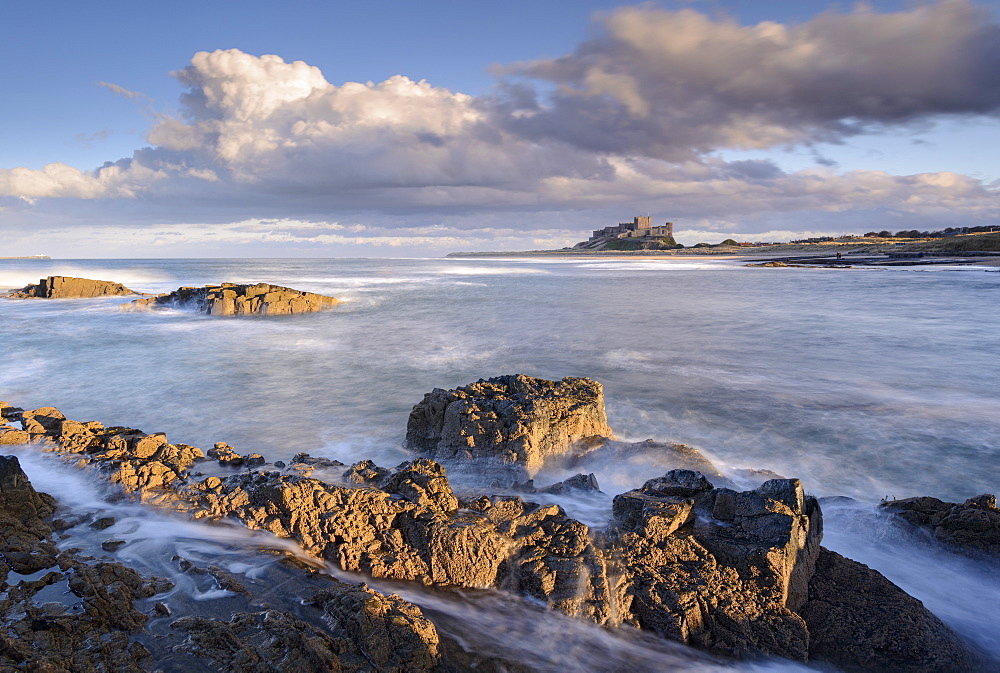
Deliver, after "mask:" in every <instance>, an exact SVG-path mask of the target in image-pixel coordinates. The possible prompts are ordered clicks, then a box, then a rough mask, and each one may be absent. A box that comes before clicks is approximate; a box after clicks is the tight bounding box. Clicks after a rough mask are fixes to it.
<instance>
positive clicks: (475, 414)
mask: <svg viewBox="0 0 1000 673" xmlns="http://www.w3.org/2000/svg"><path fill="white" fill-rule="evenodd" d="M594 435H599V436H610V435H611V428H610V427H608V420H607V414H606V413H605V411H604V392H603V388H602V387H601V384H600V383H597V382H596V381H592V380H590V379H584V378H572V377H567V378H564V379H563V380H562V381H547V380H545V379H538V378H533V377H530V376H524V375H522V374H515V375H509V376H498V377H495V378H491V379H486V380H480V381H478V382H476V383H472V384H469V385H467V386H463V387H461V388H456V389H454V390H442V389H440V388H437V389H435V390H433V391H431V392H429V393H427V394H426V395H424V399H423V400H422V401H421V402H418V403H417V404H416V405H415V406H414V407H413V411H411V412H410V417H409V421H408V423H407V426H406V445H407V447H409V448H411V449H413V450H416V451H419V452H422V453H426V454H429V455H430V456H431V457H432V458H434V459H435V460H439V461H440V460H452V459H463V458H487V459H492V460H496V461H498V462H501V463H507V464H512V463H514V464H519V465H522V466H523V467H524V468H525V470H526V471H527V472H528V473H533V472H534V471H536V470H537V469H538V468H539V467H541V465H542V463H543V462H544V461H545V459H546V458H548V457H549V456H555V455H560V454H564V453H566V452H568V451H569V450H570V448H571V445H572V444H573V442H575V441H577V440H581V439H584V438H586V437H592V436H594Z"/></svg>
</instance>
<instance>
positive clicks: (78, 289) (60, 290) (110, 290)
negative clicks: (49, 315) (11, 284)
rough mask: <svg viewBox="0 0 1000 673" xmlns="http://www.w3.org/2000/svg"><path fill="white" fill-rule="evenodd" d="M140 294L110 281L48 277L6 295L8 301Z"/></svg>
mask: <svg viewBox="0 0 1000 673" xmlns="http://www.w3.org/2000/svg"><path fill="white" fill-rule="evenodd" d="M133 294H142V293H141V292H136V291H135V290H130V289H128V288H127V287H125V286H124V285H122V284H121V283H115V282H114V281H110V280H91V279H89V278H73V277H72V276H49V277H48V278H43V279H41V280H39V281H38V284H37V285H26V286H25V287H24V288H22V289H20V290H16V291H14V292H10V293H8V294H7V295H6V296H7V298H8V299H80V298H91V297H124V296H128V295H133Z"/></svg>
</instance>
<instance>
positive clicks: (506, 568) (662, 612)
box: [0, 376, 993, 673]
mask: <svg viewBox="0 0 1000 673" xmlns="http://www.w3.org/2000/svg"><path fill="white" fill-rule="evenodd" d="M470 391H471V392H470ZM473 392H474V393H476V394H477V395H479V397H478V398H473V397H472V393H473ZM453 393H455V394H454V395H453ZM428 398H430V400H431V401H432V402H434V401H436V400H445V402H448V401H449V400H451V402H449V403H453V402H454V401H455V400H457V401H459V402H463V403H467V404H465V405H464V406H460V407H459V409H460V410H462V409H464V410H465V412H468V409H469V405H470V404H471V402H468V401H469V400H479V402H477V404H479V405H480V407H481V409H487V410H488V411H483V410H481V411H477V412H468V413H475V414H477V415H479V416H480V417H479V418H478V419H471V420H470V421H469V422H470V425H469V426H467V428H468V429H467V430H466V432H469V431H470V430H469V429H471V430H474V431H475V432H476V433H477V434H475V435H468V434H465V435H462V434H460V433H458V434H455V433H453V430H452V429H451V426H447V427H448V428H449V429H448V431H447V433H446V432H443V431H442V430H440V428H444V427H446V422H445V421H447V420H448V419H449V418H451V417H448V415H447V408H448V404H444V405H434V404H431V405H429V407H430V410H429V411H426V416H424V415H422V414H424V413H425V411H422V410H421V405H417V407H415V409H414V415H416V416H417V423H416V427H417V428H418V429H424V430H426V429H427V427H428V426H431V427H432V428H439V430H438V433H437V437H436V440H437V442H440V441H442V437H443V436H444V435H448V436H449V437H454V436H458V437H463V436H465V437H468V436H472V437H473V439H474V440H477V438H482V440H483V445H484V446H493V447H497V446H500V447H501V449H500V450H505V451H508V452H509V454H508V455H509V457H510V458H509V459H510V460H514V459H517V458H518V457H519V456H526V457H525V458H524V462H525V463H527V464H530V463H529V462H528V458H527V456H529V455H530V456H532V457H533V460H536V461H541V460H542V459H543V458H544V457H545V456H546V455H548V454H546V453H545V452H544V451H542V449H541V448H540V447H553V446H561V444H560V442H567V443H568V442H571V441H573V440H572V438H573V437H575V436H579V434H580V433H583V435H584V436H587V435H588V433H590V432H592V431H593V430H594V429H595V428H598V427H600V428H602V429H604V430H606V431H608V433H610V429H608V428H607V425H606V422H605V420H604V414H603V398H602V396H601V389H600V385H599V384H596V383H594V382H593V381H589V380H587V379H564V380H563V381H561V382H552V381H543V380H540V379H531V378H530V377H524V376H509V377H498V378H496V379H490V380H488V381H480V382H479V383H477V384H473V385H471V386H467V387H466V388H464V389H458V390H457V391H434V392H433V393H430V394H429V395H428V396H427V397H426V398H425V400H424V402H425V403H427V402H428ZM0 413H2V414H3V416H4V418H5V419H7V420H10V421H11V422H19V423H20V425H21V429H20V430H19V429H17V428H14V427H13V426H8V429H6V430H2V431H0V440H2V438H3V436H4V435H6V434H11V433H23V435H18V437H19V438H23V437H25V436H26V437H27V438H28V441H30V442H31V443H32V444H35V445H39V446H41V447H44V448H47V449H50V450H54V451H59V452H62V453H67V454H72V456H73V458H74V460H77V461H78V462H79V463H80V464H90V465H92V466H93V467H95V468H97V470H98V471H99V472H100V473H102V474H103V475H104V476H105V477H106V478H107V479H108V480H110V481H112V482H115V483H118V484H120V485H121V487H122V488H123V489H124V490H125V491H127V492H131V493H133V494H134V495H135V496H137V497H139V498H141V499H143V500H146V501H149V502H155V503H159V504H162V505H166V506H169V507H172V508H175V509H178V510H181V511H185V512H187V513H189V514H190V515H192V516H193V517H195V518H203V519H219V520H224V519H235V520H238V521H241V522H242V523H244V524H245V525H246V526H248V527H249V528H252V529H257V530H266V531H269V532H271V533H274V534H275V535H277V536H279V537H283V538H291V539H294V540H296V541H297V542H298V543H299V544H300V545H301V546H302V548H303V549H304V550H305V551H306V552H307V553H309V554H311V555H314V556H316V557H319V558H322V559H325V560H327V561H329V562H330V563H332V564H335V565H336V566H338V567H340V568H341V569H343V570H347V571H352V572H361V573H365V574H367V575H370V576H372V577H376V578H389V579H394V580H409V581H416V582H419V583H421V584H425V585H435V586H438V587H464V588H495V589H500V590H503V591H506V592H509V593H511V594H516V595H519V596H523V597H528V598H531V599H534V600H535V601H537V602H538V603H539V604H542V605H545V606H547V607H548V608H550V609H552V610H557V611H559V612H563V613H565V614H568V615H571V616H575V617H579V618H582V619H586V620H588V621H592V622H595V623H598V624H602V625H608V626H618V625H621V624H628V625H632V626H636V627H639V628H641V629H642V630H644V631H647V632H651V633H655V634H658V635H660V636H662V637H665V638H668V639H672V640H677V641H680V642H684V643H687V644H690V645H693V646H695V647H698V648H701V649H704V650H708V651H710V652H713V653H716V654H719V655H723V656H726V657H732V658H737V659H745V658H750V659H752V658H757V657H760V656H775V655H776V656H782V657H787V658H790V659H795V660H800V661H806V660H822V661H828V662H832V663H834V664H836V665H837V666H839V667H842V668H843V669H844V670H865V671H867V670H886V671H888V670H905V671H911V672H913V673H917V672H920V673H924V672H926V673H931V672H932V671H975V670H980V667H979V664H978V662H977V661H976V660H975V655H973V654H972V653H971V652H970V651H969V650H968V649H967V648H966V647H965V646H964V645H963V644H962V643H961V641H960V640H959V639H958V638H957V636H955V634H954V633H952V632H951V631H950V629H948V628H947V627H946V626H945V625H943V624H942V623H941V622H940V621H939V620H937V619H936V618H935V617H934V616H933V615H932V614H931V613H930V612H929V611H928V610H927V609H926V608H924V607H923V605H921V604H920V602H919V601H917V600H915V599H913V598H911V597H909V596H908V595H906V594H905V593H904V592H903V591H902V590H900V589H899V588H898V587H896V586H895V585H893V584H892V583H891V582H889V581H888V580H887V579H885V578H884V577H883V576H882V575H880V574H879V573H877V572H876V571H874V570H871V569H869V568H867V567H866V566H863V565H861V564H857V563H854V562H852V561H849V560H847V559H844V558H843V557H841V556H839V555H837V554H835V553H833V552H829V551H827V550H824V549H822V548H821V547H820V541H821V536H822V512H821V511H820V507H819V504H818V502H817V501H816V499H815V498H813V497H811V496H808V495H806V493H805V492H804V490H803V487H802V484H801V482H800V481H799V480H797V479H784V478H775V479H770V480H768V481H766V482H764V483H763V484H762V485H761V486H759V487H758V488H756V489H753V490H747V491H738V490H735V489H734V488H717V487H715V486H714V485H713V483H712V481H710V479H709V478H708V477H707V476H706V475H705V474H703V473H702V472H700V471H695V470H690V469H675V470H671V471H669V472H667V473H666V474H664V475H662V476H660V477H657V478H654V479H650V480H648V481H647V482H646V483H645V484H643V485H642V487H641V488H637V489H634V490H631V491H628V492H626V493H623V494H620V495H618V496H617V497H615V499H614V501H613V507H612V511H611V513H610V517H611V518H610V521H609V522H608V525H607V527H606V528H605V529H603V530H599V531H593V530H591V529H590V528H589V527H588V526H587V525H585V524H583V523H582V522H580V521H577V520H576V519H573V518H572V517H570V516H568V515H567V514H566V512H565V511H564V510H563V509H562V508H561V507H560V506H558V505H555V504H547V505H540V504H536V503H531V502H526V501H525V500H524V499H522V498H521V497H518V496H516V495H510V494H509V493H508V494H500V495H497V494H494V493H490V492H487V493H486V494H482V493H481V492H477V493H472V494H464V493H459V494H456V493H455V492H454V491H453V489H452V486H451V484H450V483H449V481H448V476H447V472H446V470H445V468H444V467H443V466H442V465H441V464H440V463H438V462H436V461H434V460H430V459H428V458H415V459H413V460H409V461H405V462H403V463H401V464H400V465H397V466H396V467H395V468H392V469H386V468H381V467H379V466H377V465H375V464H374V463H373V462H371V461H361V462H359V463H356V464H355V465H352V466H350V467H348V468H346V469H345V470H343V472H342V473H341V474H340V475H339V478H338V477H337V476H336V475H334V476H333V477H332V481H331V482H327V481H322V480H320V479H314V478H309V477H306V476H303V475H302V474H300V473H299V472H300V470H299V467H300V466H301V465H306V466H307V467H316V466H321V467H322V468H323V470H325V471H327V473H328V472H329V470H331V469H333V468H334V467H341V468H343V467H344V466H342V465H338V464H337V463H336V462H335V461H324V460H323V459H313V458H311V457H309V456H305V455H304V454H303V455H300V456H297V457H296V459H295V460H293V465H292V466H290V467H289V468H288V469H287V470H285V469H284V464H281V465H279V464H277V463H275V464H274V468H279V467H280V468H282V469H280V470H279V469H263V470H261V471H255V470H253V469H252V468H253V467H255V465H250V466H249V469H247V470H246V471H244V470H243V469H242V468H241V469H239V470H238V471H232V472H227V473H226V474H224V475H223V476H222V477H220V476H205V475H203V474H201V473H199V472H195V471H194V470H196V469H197V468H198V467H199V466H207V464H208V461H209V460H214V461H218V462H219V467H220V468H223V469H225V466H227V465H228V466H229V467H230V469H231V462H232V461H227V460H225V459H226V458H227V457H229V456H230V455H238V454H236V452H235V451H234V450H233V449H232V447H229V446H228V445H226V444H223V443H218V444H216V446H215V448H214V449H213V450H212V452H211V453H212V455H211V456H209V457H208V458H206V457H204V455H203V453H202V452H201V451H200V450H199V449H196V448H194V447H188V446H185V445H180V444H179V445H176V446H175V445H172V444H169V443H168V442H167V439H166V437H165V436H164V435H162V434H151V435H147V434H145V433H142V432H141V431H138V430H132V429H129V428H118V427H111V428H106V427H104V426H103V425H102V424H101V423H98V422H87V423H81V422H77V421H73V420H69V419H66V418H65V417H64V415H63V414H62V413H60V412H59V411H58V410H57V409H55V408H53V407H44V408H40V409H35V410H30V411H20V410H18V409H16V408H15V407H12V406H10V405H7V404H0ZM456 413H457V416H456V418H457V420H454V419H453V420H454V422H456V423H458V422H459V421H461V420H462V417H461V414H459V413H458V412H456ZM487 414H493V416H492V417H490V418H489V419H488V420H487V421H484V420H483V416H486V415H487ZM546 414H547V415H546ZM581 417H582V418H581ZM427 418H430V419H431V420H434V419H438V418H440V419H444V420H443V421H442V422H441V423H440V424H438V425H434V424H432V423H430V422H429V421H427ZM490 423H492V425H489V424H490ZM561 423H565V426H561V425H560V424H561ZM410 430H411V432H412V431H413V430H414V418H413V416H412V415H411V427H410ZM502 432H507V433H508V434H507V435H503V434H502ZM448 433H452V434H448ZM491 433H492V434H491ZM418 436H419V435H418ZM504 442H507V444H505V443H504ZM472 444H473V445H475V444H476V442H475V441H473V442H472ZM598 444H600V443H599V442H598V443H596V444H595V446H597V445H598ZM411 445H412V440H411ZM432 446H433V445H432ZM529 448H530V449H532V450H533V451H534V453H529V452H528V449H529ZM591 448H592V449H593V450H601V449H600V448H596V449H594V447H591ZM517 451H521V453H520V454H519V453H517ZM483 455H485V456H488V457H493V454H490V453H488V452H486V453H484V454H483ZM467 457H468V456H467ZM701 460H704V459H701ZM706 462H707V461H706ZM535 464H537V463H535ZM709 467H711V465H710V464H709ZM712 470H713V471H714V468H712ZM581 477H582V479H577V478H573V480H569V481H572V483H574V484H575V483H577V482H579V481H583V482H586V483H587V484H588V485H589V486H590V487H592V488H596V484H595V483H592V482H594V481H595V480H593V479H587V478H586V477H583V476H582V475H581ZM713 479H714V476H713ZM562 487H564V488H565V487H566V485H565V484H563V485H562ZM543 490H545V489H543ZM980 500H982V502H980ZM974 504H975V505H976V506H988V507H992V506H993V501H992V500H990V501H989V502H987V501H986V500H983V499H976V502H975V503H974ZM329 598H330V600H326V599H325V598H324V599H323V600H320V601H318V603H317V604H322V606H323V609H324V611H325V614H326V617H325V619H329V620H333V621H336V622H337V623H338V624H340V626H339V627H338V628H341V629H343V630H344V631H345V632H347V631H352V629H354V628H355V627H356V626H357V625H356V624H354V625H352V624H353V623H352V622H350V620H349V619H348V618H347V617H345V615H347V616H349V615H352V614H355V613H356V612H357V610H358V609H361V608H362V607H363V609H364V610H366V611H369V612H371V613H372V614H373V615H375V616H379V618H380V619H381V618H385V619H388V620H389V623H390V624H391V625H397V626H400V628H402V631H401V632H400V633H401V634H402V635H400V634H396V635H393V634H392V633H388V632H387V633H386V634H385V635H384V636H383V635H379V636H378V638H376V641H377V642H382V640H379V638H381V639H383V640H384V639H387V640H388V642H394V643H396V642H398V643H404V641H405V643H408V644H406V645H405V647H404V645H402V644H401V645H399V647H398V648H396V647H395V646H394V647H393V648H390V649H386V650H384V651H383V650H382V649H380V648H378V647H375V646H374V645H372V646H371V647H368V650H370V651H367V654H366V656H369V657H376V658H377V657H383V658H386V657H387V659H386V661H390V660H392V661H396V659H398V661H397V662H396V663H394V664H391V665H389V664H387V668H386V669H385V670H423V669H422V668H421V666H425V665H427V663H428V662H433V661H434V660H435V657H436V656H437V655H436V654H435V650H434V644H435V641H434V638H433V634H432V633H431V632H430V631H429V630H428V629H427V628H425V627H426V626H427V625H426V624H425V623H424V621H422V618H421V616H420V614H419V612H418V611H415V609H411V607H412V606H408V605H404V604H402V603H400V604H399V605H396V604H395V603H393V599H392V597H389V598H388V599H386V600H383V597H380V596H378V595H374V594H365V595H362V594H360V593H355V594H353V595H347V594H344V593H343V592H338V595H337V596H331V597H329ZM359 606H360V607H359ZM366 614H367V612H366ZM264 617H265V616H264V615H261V614H249V613H248V614H246V615H242V616H240V615H237V616H234V619H233V621H231V622H230V623H229V624H228V625H225V626H221V625H216V626H213V627H212V628H219V629H222V630H223V631H225V632H226V633H229V631H232V632H233V634H235V635H234V636H233V637H234V638H238V639H245V638H252V632H253V628H254V627H253V625H254V624H258V625H261V624H264V623H265V622H266V620H265V622H261V620H262V619H264ZM345 619H347V621H344V620H345ZM366 619H367V617H366V618H365V619H363V620H362V622H365V620H366ZM267 623H270V624H271V625H272V626H273V627H274V628H275V629H276V633H278V632H280V633H290V632H289V631H288V629H286V628H285V626H284V625H283V622H282V623H277V622H274V623H271V622H267ZM380 624H381V622H380ZM192 626H193V627H195V628H194V631H195V632H197V629H198V628H200V627H199V626H198V625H197V624H194V623H192ZM378 628H380V629H381V628H383V626H379V627H378ZM385 628H389V626H388V625H386V626H385ZM393 628H395V627H393ZM227 629H228V630H227ZM380 633H381V632H380ZM897 634H898V637H897ZM226 637H227V638H228V637H229V636H226ZM359 637H361V636H359ZM282 638H284V636H282ZM362 640H364V638H362ZM373 642H375V641H373ZM196 646H197V647H200V645H198V643H194V642H193V641H192V647H196ZM324 647H326V646H324ZM327 649H329V648H327ZM362 649H363V648H362ZM206 656H210V657H211V656H214V655H212V654H206ZM324 656H325V655H324ZM394 657H395V658H396V659H393V658H394ZM399 657H402V658H399ZM392 666H396V667H397V668H392ZM892 666H897V667H898V668H897V669H893V668H892ZM983 670H987V669H983Z"/></svg>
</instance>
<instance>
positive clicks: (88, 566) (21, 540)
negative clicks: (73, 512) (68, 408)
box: [0, 456, 171, 673]
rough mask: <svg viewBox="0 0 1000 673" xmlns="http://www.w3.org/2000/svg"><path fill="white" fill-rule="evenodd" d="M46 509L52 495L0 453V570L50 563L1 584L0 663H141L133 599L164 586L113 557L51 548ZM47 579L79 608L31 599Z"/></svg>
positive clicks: (30, 666) (89, 666)
mask: <svg viewBox="0 0 1000 673" xmlns="http://www.w3.org/2000/svg"><path fill="white" fill-rule="evenodd" d="M54 509H55V502H54V500H53V499H52V498H51V497H50V496H48V495H46V494H44V493H38V492H36V491H35V490H34V488H33V487H32V486H31V483H30V482H29V481H28V479H27V477H26V476H25V474H24V472H23V471H22V470H21V468H20V465H19V464H18V461H17V458H16V457H14V456H6V457H4V456H0V540H2V544H3V546H2V548H0V576H2V578H4V579H7V578H8V577H9V571H10V570H14V571H15V572H18V573H21V574H30V573H35V572H38V571H42V570H45V569H46V568H52V570H51V571H50V572H47V573H45V575H43V576H42V577H41V578H39V579H37V580H35V581H31V582H29V581H25V580H21V581H20V582H18V583H17V584H15V585H14V586H11V587H8V588H7V590H6V592H5V595H4V597H3V599H2V600H0V624H2V625H3V628H2V629H0V670H4V671H7V670H11V671H13V670H29V671H80V672H81V673H91V672H93V673H96V672H98V671H109V670H114V671H124V672H127V673H133V672H134V673H139V672H140V671H143V670H147V668H146V667H145V666H144V665H143V662H144V660H146V659H147V658H148V657H149V651H148V650H146V648H145V647H143V646H142V645H141V644H140V643H138V642H136V641H135V640H133V639H132V636H131V635H130V634H131V633H134V632H137V631H138V630H140V629H141V628H142V626H143V625H144V624H145V621H146V617H145V615H143V614H141V613H140V612H139V611H138V610H136V608H135V604H134V602H135V600H136V599H138V598H146V597H149V596H153V595H155V594H156V593H161V592H163V591H166V590H168V589H169V588H170V586H171V585H170V584H169V583H168V582H166V581H165V580H160V579H157V578H153V579H149V580H147V579H144V578H142V577H141V576H139V575H138V573H136V572H135V571H133V570H130V569H128V568H126V567H124V566H122V565H121V564H119V563H107V562H85V561H82V560H80V559H78V558H76V557H75V556H74V555H73V554H72V553H71V552H62V553H60V552H58V550H57V549H56V547H55V545H54V544H52V541H51V533H52V529H51V528H50V527H49V525H48V524H47V522H46V521H45V519H48V518H49V517H51V515H52V513H53V511H54ZM55 585H62V591H63V592H71V593H72V594H73V595H75V596H76V597H77V598H79V599H80V602H79V609H76V608H74V609H72V610H71V609H68V608H67V606H65V605H63V604H62V603H57V602H48V603H42V602H41V601H39V600H37V599H36V594H38V593H39V592H40V591H42V590H43V589H46V588H47V587H52V586H55Z"/></svg>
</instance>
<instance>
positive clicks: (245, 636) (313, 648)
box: [170, 610, 370, 673]
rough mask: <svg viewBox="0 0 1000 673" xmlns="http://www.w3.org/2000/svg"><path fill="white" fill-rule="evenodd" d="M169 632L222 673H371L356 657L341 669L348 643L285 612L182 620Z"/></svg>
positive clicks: (174, 624)
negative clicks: (174, 631)
mask: <svg viewBox="0 0 1000 673" xmlns="http://www.w3.org/2000/svg"><path fill="white" fill-rule="evenodd" d="M170 626H171V627H172V628H174V629H177V630H178V631H182V632H184V633H186V634H187V636H188V638H187V641H186V642H185V643H184V644H183V646H182V647H183V648H184V649H185V650H186V651H188V652H189V653H190V654H192V655H195V656H198V657H204V658H206V659H210V660H211V661H212V662H213V663H214V664H215V669H214V670H219V671H225V672H226V673H275V672H280V673H328V672H330V671H363V670H370V669H368V667H366V666H364V660H363V658H362V657H360V656H356V657H353V659H354V661H353V663H354V664H355V665H354V666H353V667H352V666H345V665H344V664H345V663H346V662H344V661H343V658H344V655H345V654H347V653H348V652H349V651H350V649H351V648H350V644H349V643H347V642H345V641H344V640H343V639H339V638H336V637H333V636H331V635H330V634H328V633H325V632H324V631H323V630H321V629H319V628H316V627H314V626H312V625H310V624H307V623H305V622H303V621H302V620H301V619H298V618H297V617H295V616H294V615H292V614H291V613H289V612H285V611H281V610H266V611H263V612H253V613H251V612H239V613H236V614H234V615H233V616H232V618H231V619H230V620H229V621H228V622H223V621H219V620H216V619H209V618H206V617H181V618H179V619H176V620H174V622H173V623H172V624H171V625H170Z"/></svg>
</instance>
